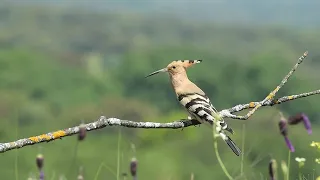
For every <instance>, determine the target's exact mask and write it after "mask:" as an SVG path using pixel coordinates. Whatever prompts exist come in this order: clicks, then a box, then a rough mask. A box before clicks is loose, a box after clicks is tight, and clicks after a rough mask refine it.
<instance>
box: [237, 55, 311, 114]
mask: <svg viewBox="0 0 320 180" xmlns="http://www.w3.org/2000/svg"><path fill="white" fill-rule="evenodd" d="M307 55H308V51H306V52H305V53H304V54H303V55H302V56H301V57H300V58H299V59H298V62H297V63H296V64H295V65H294V66H293V68H292V69H291V70H290V71H289V73H288V74H287V75H286V76H285V77H284V78H283V79H282V81H281V83H280V84H279V85H278V86H277V87H276V88H275V89H274V90H273V91H271V92H270V94H269V95H268V96H267V97H266V98H264V100H262V101H261V102H259V103H258V104H257V105H256V106H255V107H254V108H253V109H252V110H251V111H249V112H248V113H247V114H246V115H245V116H236V115H234V116H233V118H234V119H240V120H247V119H248V118H249V117H250V116H252V115H253V114H254V112H255V111H256V110H258V109H259V108H260V107H262V105H263V104H264V103H265V102H267V101H270V100H272V99H273V98H274V96H275V95H276V94H277V92H278V91H279V90H280V89H281V88H282V87H283V86H284V85H285V84H286V82H287V81H288V79H289V78H290V77H291V76H292V74H293V73H294V72H295V71H296V69H297V68H298V66H299V65H300V64H301V63H302V61H303V60H304V59H305V58H306V57H307Z"/></svg>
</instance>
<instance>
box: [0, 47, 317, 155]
mask: <svg viewBox="0 0 320 180" xmlns="http://www.w3.org/2000/svg"><path fill="white" fill-rule="evenodd" d="M306 56H307V52H305V53H304V55H303V56H301V57H300V58H299V60H298V62H297V63H296V64H295V66H294V67H293V68H292V69H291V71H290V72H289V73H288V74H287V76H286V77H285V78H284V79H283V80H282V81H281V83H280V84H279V85H278V86H277V87H276V88H275V89H274V90H273V91H272V92H271V93H270V94H269V95H268V96H267V97H266V98H265V99H264V100H262V101H260V102H250V103H247V104H239V105H236V106H234V107H232V108H229V109H224V110H222V111H220V112H219V113H220V115H221V116H222V117H228V118H232V119H240V120H246V119H248V118H249V117H250V116H251V115H252V114H253V113H254V112H255V111H256V110H257V109H258V108H260V107H262V106H273V105H276V104H280V103H283V102H288V101H291V100H295V99H299V98H304V97H308V96H312V95H316V94H320V89H319V90H316V91H312V92H307V93H302V94H298V95H290V96H284V97H281V98H279V99H274V96H275V95H276V93H277V92H278V91H279V89H280V88H281V87H282V86H283V85H284V84H285V83H286V82H287V80H288V79H289V77H290V76H291V75H292V74H293V72H294V71H295V70H296V69H297V67H298V65H299V64H301V62H302V61H303V59H304V58H305V57H306ZM250 108H253V110H251V111H250V112H249V113H248V114H247V115H246V116H237V115H234V114H232V113H235V112H239V111H242V110H245V109H250ZM198 124H200V123H199V122H198V121H197V120H187V119H183V120H178V121H175V122H170V123H157V122H134V121H129V120H121V119H117V118H106V117H104V116H101V117H100V118H99V120H97V121H94V122H91V123H88V124H85V125H84V127H85V128H86V130H87V131H93V130H97V129H101V128H104V127H108V126H122V127H128V128H146V129H150V128H169V129H179V128H182V129H183V128H185V127H189V126H195V125H198ZM79 129H80V126H75V127H71V128H68V129H64V130H58V131H55V132H49V133H46V134H42V135H39V136H33V137H29V138H23V139H19V140H17V141H13V142H9V143H0V152H1V153H3V152H6V151H9V150H12V149H18V148H22V147H25V146H28V145H34V144H38V143H42V142H50V141H53V140H57V139H62V138H63V137H66V136H72V135H75V134H78V133H79Z"/></svg>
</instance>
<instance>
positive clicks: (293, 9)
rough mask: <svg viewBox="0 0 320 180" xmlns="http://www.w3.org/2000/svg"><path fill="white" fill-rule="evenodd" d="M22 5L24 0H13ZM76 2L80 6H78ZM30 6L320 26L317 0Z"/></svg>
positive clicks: (101, 0)
mask: <svg viewBox="0 0 320 180" xmlns="http://www.w3.org/2000/svg"><path fill="white" fill-rule="evenodd" d="M11 2H15V3H16V4H21V3H23V1H21V0H12V1H11ZM75 2H76V3H75ZM25 4H26V5H29V6H34V5H41V6H47V7H48V6H58V7H64V8H82V9H86V10H90V11H95V12H97V11H98V12H106V11H109V12H110V11H111V12H124V11H131V12H139V13H145V14H146V15H154V14H170V15H173V16H179V17H182V18H184V19H189V20H196V21H199V20H200V21H208V20H209V21H211V22H219V23H228V24H229V23H235V24H246V25H252V24H254V25H263V26H265V25H278V26H292V27H293V28H298V29H301V28H311V27H320V19H319V18H317V17H319V16H320V12H319V10H318V7H319V6H320V2H319V1H317V0H309V1H303V0H292V1H284V0H283V1H275V0H271V1H254V0H242V1H234V0H206V1H191V0H172V1H161V0H149V1H146V0H118V1H115V0H98V1H97V0H93V1H92V0H81V1H74V0H68V1H63V0H58V1H57V0H45V1H43V0H38V1H36V0H32V1H31V0H28V1H26V2H25Z"/></svg>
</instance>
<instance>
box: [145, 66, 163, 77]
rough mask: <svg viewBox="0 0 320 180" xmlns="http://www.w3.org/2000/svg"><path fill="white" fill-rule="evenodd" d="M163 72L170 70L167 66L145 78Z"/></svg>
mask: <svg viewBox="0 0 320 180" xmlns="http://www.w3.org/2000/svg"><path fill="white" fill-rule="evenodd" d="M161 72H168V69H167V68H163V69H160V70H158V71H155V72H153V73H151V74H149V75H147V76H146V77H145V78H147V77H150V76H153V75H155V74H158V73H161Z"/></svg>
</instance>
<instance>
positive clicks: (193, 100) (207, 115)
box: [146, 60, 241, 156]
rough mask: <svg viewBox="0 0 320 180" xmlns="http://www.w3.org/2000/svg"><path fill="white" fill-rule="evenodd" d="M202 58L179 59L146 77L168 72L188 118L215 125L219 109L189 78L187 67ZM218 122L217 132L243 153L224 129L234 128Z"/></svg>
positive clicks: (235, 149)
mask: <svg viewBox="0 0 320 180" xmlns="http://www.w3.org/2000/svg"><path fill="white" fill-rule="evenodd" d="M201 62H202V60H177V61H173V62H171V63H170V64H168V65H167V67H165V68H162V69H160V70H157V71H155V72H153V73H150V74H149V75H147V76H146V77H150V76H153V75H155V74H158V73H162V72H168V74H169V76H170V79H171V85H172V87H173V89H174V91H175V93H176V95H177V98H178V100H179V102H180V103H181V104H182V105H183V106H184V107H185V108H186V110H187V111H188V113H189V114H190V116H188V119H195V120H198V121H199V122H200V123H205V124H209V125H211V127H212V125H213V123H215V122H216V121H215V119H214V117H217V116H216V115H218V114H217V110H216V109H215V108H214V107H213V106H212V104H211V102H210V100H209V98H208V97H207V96H206V95H205V93H204V92H203V91H202V90H201V89H200V88H199V87H198V86H197V85H195V84H194V83H193V82H191V81H190V80H189V79H188V76H187V73H186V69H187V68H189V67H192V66H193V65H194V64H199V63H201ZM217 122H218V123H217V124H216V132H217V133H218V134H219V135H220V137H221V138H222V139H223V140H224V141H225V142H226V143H227V144H228V145H229V147H230V148H231V149H232V151H233V152H234V153H235V154H236V155H238V156H239V155H240V154H241V150H240V149H239V148H238V147H237V145H236V144H235V143H234V142H233V141H232V140H231V139H230V137H229V136H228V135H226V134H225V132H224V131H229V132H230V133H233V131H232V129H231V128H230V127H228V125H227V123H226V122H225V121H224V120H223V119H222V118H219V121H217Z"/></svg>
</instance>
